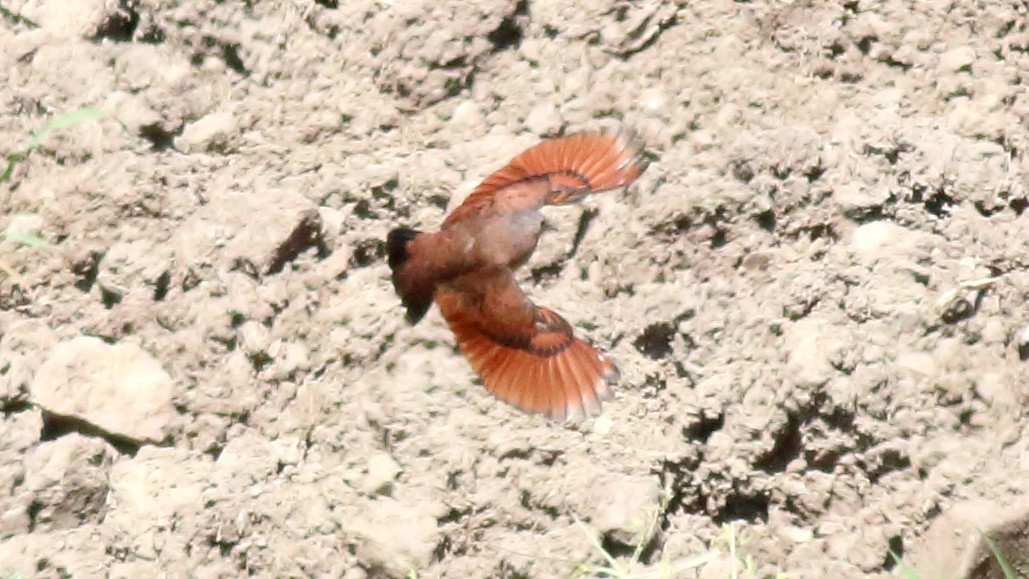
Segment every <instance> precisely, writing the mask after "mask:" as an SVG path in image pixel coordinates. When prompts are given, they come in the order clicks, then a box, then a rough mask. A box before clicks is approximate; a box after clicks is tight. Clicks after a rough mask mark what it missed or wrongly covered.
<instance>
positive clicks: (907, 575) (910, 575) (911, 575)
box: [890, 550, 921, 579]
mask: <svg viewBox="0 0 1029 579" xmlns="http://www.w3.org/2000/svg"><path fill="white" fill-rule="evenodd" d="M890 557H893V562H894V563H896V564H897V567H900V576H901V577H903V578H904V579H921V578H920V577H919V576H918V573H916V572H915V570H914V569H912V568H911V566H910V565H908V564H907V563H905V562H904V560H903V559H901V558H900V556H899V555H897V554H896V553H894V552H893V551H892V550H891V551H890Z"/></svg>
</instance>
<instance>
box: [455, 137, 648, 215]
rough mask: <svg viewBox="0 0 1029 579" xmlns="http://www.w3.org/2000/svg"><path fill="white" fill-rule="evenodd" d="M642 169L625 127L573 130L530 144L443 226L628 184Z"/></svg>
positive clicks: (535, 207) (481, 186) (631, 139)
mask: <svg viewBox="0 0 1029 579" xmlns="http://www.w3.org/2000/svg"><path fill="white" fill-rule="evenodd" d="M645 168H646V162H645V161H644V160H643V159H642V158H641V157H640V147H639V145H637V144H636V143H635V142H634V141H633V135H632V133H630V132H627V131H620V132H602V133H577V134H574V135H570V136H567V137H562V138H558V139H551V140H548V141H543V142H542V143H540V144H538V145H536V146H534V147H531V148H529V149H528V150H526V151H525V152H523V153H522V154H520V155H518V156H517V157H515V158H514V159H512V160H511V162H510V163H508V164H507V165H506V166H505V167H503V168H501V169H499V170H497V171H496V172H494V173H493V174H492V175H490V176H489V177H487V178H486V180H485V181H483V182H482V183H481V184H479V186H478V187H476V189H475V191H473V192H472V194H471V195H469V196H468V198H467V199H465V200H464V202H463V203H462V204H461V205H460V206H458V207H457V209H455V210H454V211H453V212H452V213H451V214H450V215H449V216H448V217H447V219H446V221H444V222H443V227H444V229H445V228H447V227H448V226H449V225H451V224H454V223H458V222H460V221H461V220H462V219H464V218H466V217H469V216H472V215H475V214H477V213H479V212H481V211H483V210H484V209H487V208H490V207H498V208H500V209H501V210H505V211H512V212H514V211H522V210H529V209H538V208H540V207H541V206H543V205H559V204H562V203H571V202H574V201H577V200H579V199H580V198H582V197H583V196H584V195H587V194H589V193H597V192H599V191H605V190H608V189H614V188H617V187H625V186H628V185H629V184H631V183H632V182H633V181H634V180H635V179H636V178H637V177H639V176H640V173H642V172H643V170H644V169H645Z"/></svg>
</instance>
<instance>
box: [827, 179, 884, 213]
mask: <svg viewBox="0 0 1029 579" xmlns="http://www.w3.org/2000/svg"><path fill="white" fill-rule="evenodd" d="M889 198H890V192H889V190H888V189H886V188H885V187H875V188H869V187H863V186H862V185H860V184H858V183H847V184H845V185H842V186H840V187H837V188H836V189H835V190H834V191H833V199H835V200H836V203H837V204H838V205H839V207H840V210H841V211H842V212H843V214H844V215H846V216H848V217H861V216H863V215H865V214H866V213H867V212H869V211H871V210H873V209H875V208H876V207H880V206H881V205H882V204H883V203H885V202H886V201H887V200H888V199H889Z"/></svg>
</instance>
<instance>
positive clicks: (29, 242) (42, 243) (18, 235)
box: [0, 232, 52, 247]
mask: <svg viewBox="0 0 1029 579" xmlns="http://www.w3.org/2000/svg"><path fill="white" fill-rule="evenodd" d="M4 240H6V241H10V242H12V243H20V244H21V245H25V246H27V247H52V246H51V245H50V243H49V242H48V241H47V240H45V239H43V238H42V237H40V236H38V235H35V234H32V233H23V232H14V233H4V234H3V235H0V241H4Z"/></svg>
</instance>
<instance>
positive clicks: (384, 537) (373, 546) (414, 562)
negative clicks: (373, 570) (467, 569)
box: [348, 498, 440, 575]
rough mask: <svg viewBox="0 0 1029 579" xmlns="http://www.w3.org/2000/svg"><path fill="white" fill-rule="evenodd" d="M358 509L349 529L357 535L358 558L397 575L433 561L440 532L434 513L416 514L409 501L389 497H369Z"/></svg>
mask: <svg viewBox="0 0 1029 579" xmlns="http://www.w3.org/2000/svg"><path fill="white" fill-rule="evenodd" d="M359 513H360V514H359V515H357V516H356V517H355V520H354V521H353V523H352V526H351V527H350V529H348V531H349V532H352V533H354V534H356V535H357V537H358V539H359V540H358V545H357V553H356V555H357V557H358V559H360V560H362V561H364V562H365V563H366V564H368V565H373V566H377V567H382V568H383V569H384V570H386V571H388V572H392V573H395V574H398V575H400V574H405V573H408V572H409V571H410V570H411V569H423V568H425V567H427V566H428V565H429V563H430V562H431V561H432V558H433V552H434V551H435V549H436V545H437V544H438V543H439V534H440V529H439V526H438V524H437V522H436V518H435V517H434V516H429V515H424V514H423V515H419V514H418V512H417V511H415V510H412V508H411V506H410V505H406V504H402V503H400V502H398V501H396V500H393V499H390V498H380V499H378V500H373V501H369V502H368V504H367V508H363V509H361V510H360V511H359ZM397 529H403V532H400V533H398V532H397Z"/></svg>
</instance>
